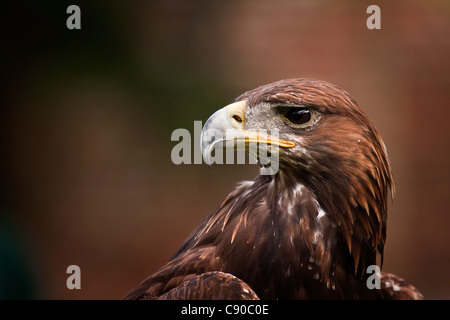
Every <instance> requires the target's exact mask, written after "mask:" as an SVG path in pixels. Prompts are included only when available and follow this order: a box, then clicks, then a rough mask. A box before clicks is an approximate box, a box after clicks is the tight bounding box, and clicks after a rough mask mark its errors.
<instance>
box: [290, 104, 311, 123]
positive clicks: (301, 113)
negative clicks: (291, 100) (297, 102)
mask: <svg viewBox="0 0 450 320" xmlns="http://www.w3.org/2000/svg"><path fill="white" fill-rule="evenodd" d="M284 117H285V118H286V119H288V120H289V121H290V122H291V123H293V124H296V125H303V124H307V123H308V122H310V121H311V119H312V117H313V114H312V112H311V110H310V109H307V108H290V109H289V110H288V112H286V113H285V115H284Z"/></svg>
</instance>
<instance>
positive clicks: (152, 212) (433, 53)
mask: <svg viewBox="0 0 450 320" xmlns="http://www.w3.org/2000/svg"><path fill="white" fill-rule="evenodd" d="M70 4H74V3H72V2H66V1H44V0H41V1H29V2H23V1H20V2H12V1H10V2H9V3H4V4H2V9H1V14H2V16H1V21H0V30H1V31H0V32H1V44H0V46H1V47H0V48H1V52H0V57H1V61H2V63H1V73H0V81H1V95H0V99H1V100H0V103H1V109H0V134H1V140H0V141H1V143H0V298H29V299H34V298H39V299H120V298H122V297H123V296H124V295H125V294H126V293H127V292H128V291H129V290H130V289H132V288H133V287H134V286H135V285H137V284H138V283H139V282H140V281H142V280H143V279H144V278H146V277H147V276H148V275H150V274H151V273H152V272H154V271H155V270H156V269H157V268H158V267H160V266H161V265H162V264H164V263H165V262H166V261H167V260H168V259H169V257H170V256H171V255H172V254H173V253H174V252H175V250H176V249H177V248H178V247H179V246H180V245H181V243H182V242H183V241H184V239H185V238H186V237H187V236H188V235H189V234H190V233H191V232H192V231H193V229H194V228H195V227H196V226H197V225H198V224H199V223H200V221H201V220H202V219H203V218H204V217H205V216H206V215H208V214H209V213H210V212H211V211H212V210H213V209H214V208H215V207H216V206H217V205H219V204H220V203H221V201H223V199H224V198H225V197H226V196H227V194H228V193H229V192H230V191H231V190H232V188H233V187H234V186H235V185H236V183H237V182H238V181H240V180H245V179H251V178H253V177H254V176H255V175H256V174H257V171H258V168H257V167H256V166H251V165H236V166H230V165H228V166H213V167H212V169H209V168H208V167H207V166H206V165H204V164H203V165H179V166H176V165H174V164H173V163H172V162H171V158H170V153H171V149H172V148H173V147H174V146H175V145H176V144H177V142H173V141H171V139H170V138H171V133H172V131H173V130H175V129H177V128H186V129H188V130H189V131H190V132H193V125H194V120H201V121H203V122H204V121H205V120H206V119H207V118H208V117H209V115H211V114H212V113H213V112H214V111H215V110H217V109H219V108H221V107H223V106H225V105H226V104H228V103H230V102H231V101H232V100H233V98H235V97H236V96H238V95H239V94H240V93H242V92H244V91H246V90H249V89H252V88H254V87H256V86H258V85H261V84H265V83H269V82H272V81H275V80H279V79H283V78H293V77H312V78H318V79H322V80H326V81H329V82H332V83H334V84H336V85H338V86H340V87H341V88H343V89H345V90H347V91H348V92H350V94H351V95H352V96H353V97H354V98H355V99H356V100H357V101H358V103H359V104H360V106H361V107H362V108H363V109H364V110H365V111H366V112H367V113H368V115H369V117H370V118H371V119H372V121H373V123H374V124H375V126H376V127H377V128H378V129H379V131H380V132H381V135H382V136H383V138H384V141H385V143H386V145H387V148H388V152H389V155H390V159H391V162H392V166H393V171H394V177H395V181H396V191H397V192H396V197H395V200H394V201H393V203H392V204H391V206H390V211H389V219H388V230H387V233H388V238H387V244H386V248H385V258H384V266H383V270H384V271H388V272H392V273H395V274H397V275H399V276H401V277H404V278H405V279H407V280H409V281H410V282H412V283H413V284H415V285H416V286H417V287H418V288H419V289H420V290H422V292H423V293H424V295H425V297H427V298H430V299H449V298H450V211H449V207H450V196H449V189H450V130H449V124H448V122H449V116H450V111H449V110H450V109H449V105H448V103H449V101H450V77H449V74H450V59H449V57H450V41H449V34H450V2H449V1H444V0H442V1H438V0H434V1H411V0H408V1H406V0H405V1H375V2H374V1H370V2H369V1H339V3H338V2H337V1H288V0H282V1H268V0H258V1H256V0H253V1H227V2H225V1H222V2H220V3H219V2H218V1H217V2H215V1H181V0H167V1H144V0H142V1H127V2H126V4H125V2H121V3H120V4H119V2H118V1H102V0H100V1H95V2H94V1H90V2H88V1H77V2H76V3H75V4H77V5H79V7H80V8H81V28H82V29H81V30H68V29H67V27H66V20H67V18H68V17H69V14H67V13H66V9H67V7H68V6H69V5H70ZM370 4H377V5H379V6H380V8H381V30H368V29H367V28H366V19H367V18H368V16H369V15H368V14H366V8H367V7H368V6H369V5H370ZM72 264H75V265H78V266H80V268H81V290H68V289H67V287H66V279H67V277H68V276H69V275H68V274H66V268H67V267H68V266H69V265H72Z"/></svg>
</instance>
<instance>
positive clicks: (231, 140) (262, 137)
mask: <svg viewBox="0 0 450 320" xmlns="http://www.w3.org/2000/svg"><path fill="white" fill-rule="evenodd" d="M245 108H246V102H245V101H238V102H235V103H232V104H229V105H227V106H226V107H224V108H222V109H220V110H218V111H216V112H215V113H214V114H213V115H212V116H211V117H209V119H208V120H207V121H206V123H205V125H204V126H203V129H202V133H201V136H200V140H201V142H200V145H201V150H202V155H203V159H204V161H205V162H206V163H207V164H208V165H211V164H212V161H211V160H212V159H211V158H212V156H211V153H212V151H213V150H214V149H216V148H222V149H223V148H227V147H230V148H234V149H236V147H237V148H239V142H241V145H244V146H248V144H249V143H252V142H253V143H259V144H266V145H275V146H279V147H283V148H292V147H294V146H295V144H294V143H293V142H290V141H285V140H281V139H279V138H278V137H275V136H273V135H270V134H268V133H267V132H265V131H253V130H245V129H244V125H245ZM266 131H267V130H266ZM235 142H236V144H235ZM242 142H244V143H242Z"/></svg>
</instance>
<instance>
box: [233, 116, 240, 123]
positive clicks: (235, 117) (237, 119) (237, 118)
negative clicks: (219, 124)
mask: <svg viewBox="0 0 450 320" xmlns="http://www.w3.org/2000/svg"><path fill="white" fill-rule="evenodd" d="M232 118H233V119H234V120H236V121H237V122H239V123H242V118H241V117H240V116H239V115H237V114H233V117H232Z"/></svg>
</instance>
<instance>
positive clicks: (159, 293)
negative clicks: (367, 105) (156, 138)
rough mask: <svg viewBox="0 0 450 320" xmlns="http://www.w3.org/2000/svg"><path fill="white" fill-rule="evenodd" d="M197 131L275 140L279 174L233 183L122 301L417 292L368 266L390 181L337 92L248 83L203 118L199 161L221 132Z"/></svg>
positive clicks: (379, 150)
mask: <svg viewBox="0 0 450 320" xmlns="http://www.w3.org/2000/svg"><path fill="white" fill-rule="evenodd" d="M273 129H276V130H277V133H278V134H277V136H274V135H271V134H270V133H268V132H270V130H273ZM207 130H214V131H215V132H219V133H223V137H225V136H226V140H227V141H231V140H233V141H243V142H244V145H245V147H247V148H248V146H249V145H250V142H257V143H259V144H263V143H265V144H267V145H269V146H273V147H275V146H276V147H277V148H279V150H278V157H277V168H278V170H277V172H273V173H272V174H260V175H258V176H257V177H256V178H255V179H254V180H252V181H245V182H242V183H240V184H239V185H238V186H237V187H236V188H235V190H234V191H232V192H231V193H230V194H229V195H228V197H227V198H226V199H225V200H224V201H223V202H222V204H221V205H220V206H219V207H218V208H217V209H216V210H215V211H214V212H212V213H211V214H210V215H209V216H208V217H207V218H206V219H205V220H204V221H203V222H202V223H201V224H200V225H199V226H198V227H197V229H196V230H195V231H194V232H193V234H192V235H191V236H190V237H189V238H188V239H187V240H186V241H185V242H184V244H183V245H182V246H181V247H180V249H179V250H178V251H177V252H176V253H175V254H174V255H173V257H172V258H171V259H170V260H169V262H167V264H166V265H164V266H163V267H161V268H160V269H159V270H157V271H156V272H155V273H154V274H152V275H151V276H150V277H148V278H147V279H146V280H144V281H143V282H142V283H141V284H140V285H138V286H137V287H136V288H135V289H133V290H132V291H131V292H130V293H129V294H128V295H127V296H126V297H125V298H126V299H423V296H422V295H421V293H420V292H419V291H418V290H417V289H416V288H415V287H413V286H412V285H410V284H409V283H407V282H406V281H404V280H403V279H401V278H399V277H397V276H395V275H392V274H388V273H384V272H382V273H378V274H376V275H372V274H371V273H368V272H367V270H368V269H367V268H368V267H369V266H376V265H377V257H378V258H379V260H380V261H381V263H382V256H383V248H384V244H385V241H386V222H387V202H388V198H389V196H390V195H391V194H392V193H393V178H392V173H391V167H390V163H389V159H388V156H387V153H386V148H385V146H384V143H383V141H382V139H381V137H380V135H379V133H378V132H377V130H376V129H375V127H374V126H373V124H372V123H371V122H370V120H369V118H368V117H367V115H366V114H365V113H364V112H363V111H362V110H361V109H360V108H359V106H358V105H357V103H356V101H355V100H354V99H353V98H352V97H351V96H350V95H349V94H348V93H347V92H345V91H344V90H342V89H340V88H338V87H336V86H335V85H333V84H330V83H327V82H324V81H319V80H314V79H289V80H281V81H278V82H274V83H271V84H267V85H264V86H260V87H258V88H256V89H253V90H250V91H248V92H246V93H244V94H242V95H241V96H239V97H238V98H237V99H236V100H235V102H234V103H232V104H230V105H228V106H226V107H225V108H223V109H220V110H219V111H217V112H216V113H215V114H214V115H212V116H211V117H210V118H209V119H208V121H207V122H206V123H205V126H204V127H203V131H202V141H201V147H202V152H203V153H204V158H205V159H208V157H210V152H212V149H214V148H215V147H217V145H220V144H219V142H224V139H225V138H220V137H218V136H217V135H216V136H211V135H209V136H208V135H206V134H203V133H204V132H206V131H207ZM264 130H266V131H264ZM225 132H226V133H227V135H225ZM260 132H263V133H260ZM222 145H223V146H225V144H222ZM247 151H248V150H247ZM269 153H270V152H269ZM260 159H261V158H260ZM261 166H262V168H264V166H263V165H261ZM381 263H380V264H381ZM370 276H375V277H378V280H379V284H380V285H379V286H378V287H375V288H374V287H373V286H369V285H368V284H369V283H370V280H371V279H369V277H370ZM375 280H376V279H375Z"/></svg>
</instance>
